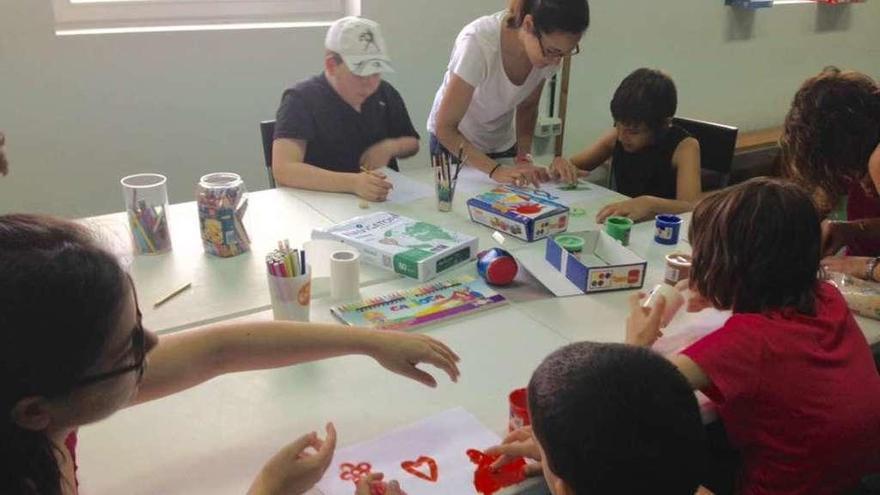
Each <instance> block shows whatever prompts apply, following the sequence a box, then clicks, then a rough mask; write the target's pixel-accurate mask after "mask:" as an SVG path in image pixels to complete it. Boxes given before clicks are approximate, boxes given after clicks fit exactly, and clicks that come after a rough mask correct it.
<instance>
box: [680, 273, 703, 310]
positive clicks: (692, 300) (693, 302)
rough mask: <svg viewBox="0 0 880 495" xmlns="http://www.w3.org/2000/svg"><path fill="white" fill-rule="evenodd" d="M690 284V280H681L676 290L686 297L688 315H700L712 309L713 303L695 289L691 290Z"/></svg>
mask: <svg viewBox="0 0 880 495" xmlns="http://www.w3.org/2000/svg"><path fill="white" fill-rule="evenodd" d="M690 283H691V281H690V280H689V279H684V280H679V282H678V283H677V284H675V290H677V291H679V292H681V293H682V294H683V295H684V298H685V301H686V302H685V311H687V312H688V313H699V312H700V311H702V310H704V309H706V308H711V307H712V303H711V302H710V301H709V300H708V299H706V298H705V297H703V295H702V294H700V293H699V292H697V291H696V290H695V289H691V288H690Z"/></svg>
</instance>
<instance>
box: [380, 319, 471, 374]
mask: <svg viewBox="0 0 880 495" xmlns="http://www.w3.org/2000/svg"><path fill="white" fill-rule="evenodd" d="M365 332H370V333H369V334H368V339H369V342H368V348H367V349H368V350H367V353H368V354H369V355H370V356H372V357H373V359H375V360H376V361H378V362H379V364H381V365H382V367H384V368H385V369H387V370H388V371H393V372H394V373H397V374H398V375H403V376H405V377H407V378H412V379H413V380H415V381H417V382H421V383H423V384H425V385H427V386H429V387H436V386H437V380H435V379H434V377H433V376H431V375H430V374H428V373H427V372H425V371H422V370H420V369H419V368H417V367H416V366H417V365H418V364H420V363H428V364H433V365H434V366H436V367H437V368H440V369H441V370H443V371H445V372H446V374H447V375H449V378H450V379H451V380H452V381H453V382H457V381H458V376H459V375H460V374H461V372H460V371H459V370H458V364H456V363H458V361H460V358H459V357H458V354H456V353H455V352H453V351H452V349H450V348H449V347H448V346H447V345H446V344H444V343H442V342H440V341H438V340H434V339H432V338H431V337H428V336H427V335H420V334H417V333H401V332H392V331H388V330H365Z"/></svg>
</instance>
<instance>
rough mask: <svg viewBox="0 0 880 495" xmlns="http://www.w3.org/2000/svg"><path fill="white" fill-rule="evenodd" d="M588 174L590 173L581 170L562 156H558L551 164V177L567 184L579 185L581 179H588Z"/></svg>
mask: <svg viewBox="0 0 880 495" xmlns="http://www.w3.org/2000/svg"><path fill="white" fill-rule="evenodd" d="M588 174H589V172H587V171H586V170H580V169H579V168H577V167H575V166H574V165H572V163H571V162H570V161H568V160H566V159H565V158H563V157H561V156H557V157H556V158H554V159H553V162H552V163H550V177H552V178H553V179H556V180H558V181H560V182H563V183H565V184H574V183H577V181H578V179H579V178H581V177H586V176H587V175H588Z"/></svg>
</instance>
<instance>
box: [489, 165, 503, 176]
mask: <svg viewBox="0 0 880 495" xmlns="http://www.w3.org/2000/svg"><path fill="white" fill-rule="evenodd" d="M500 166H501V164H500V163H496V164H495V166H494V167H492V171H491V172H489V178H490V179H491V178H492V174H494V173H495V171H496V170H498V167H500Z"/></svg>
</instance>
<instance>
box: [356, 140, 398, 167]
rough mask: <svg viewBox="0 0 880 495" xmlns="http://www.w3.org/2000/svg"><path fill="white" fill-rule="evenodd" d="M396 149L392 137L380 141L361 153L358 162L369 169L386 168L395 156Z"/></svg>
mask: <svg viewBox="0 0 880 495" xmlns="http://www.w3.org/2000/svg"><path fill="white" fill-rule="evenodd" d="M394 151H395V150H394V145H393V144H392V142H391V140H390V139H385V140H382V141H379V142H378V143H376V144H374V145H372V146H370V147H369V148H367V149H366V150H365V151H364V152H363V153H362V154H361V158H360V160H359V163H358V164H359V165H360V166H361V167H362V168H365V169H367V170H378V169H380V168H385V167H387V166H388V164H389V163H390V162H391V160H392V159H393V158H394Z"/></svg>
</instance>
